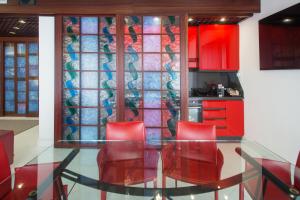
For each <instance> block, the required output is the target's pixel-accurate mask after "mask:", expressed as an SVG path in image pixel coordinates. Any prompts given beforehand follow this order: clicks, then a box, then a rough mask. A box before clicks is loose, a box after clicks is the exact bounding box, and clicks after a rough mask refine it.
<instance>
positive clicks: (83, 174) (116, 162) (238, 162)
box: [26, 139, 300, 200]
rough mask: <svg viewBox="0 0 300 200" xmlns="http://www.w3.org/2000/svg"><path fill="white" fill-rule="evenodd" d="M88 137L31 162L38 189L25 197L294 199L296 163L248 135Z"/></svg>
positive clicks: (296, 194) (299, 175)
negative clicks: (147, 139) (90, 140)
mask: <svg viewBox="0 0 300 200" xmlns="http://www.w3.org/2000/svg"><path fill="white" fill-rule="evenodd" d="M61 142H64V141H61ZM95 143H97V144H98V145H97V148H73V149H72V148H54V147H49V148H48V149H46V150H45V151H43V152H42V153H41V154H40V155H38V156H37V157H36V158H34V159H33V160H32V161H30V162H29V163H28V164H27V165H26V166H32V165H34V166H37V169H38V170H37V174H36V176H37V185H38V187H37V188H36V190H32V191H30V192H29V193H28V199H101V200H103V199H113V200H117V199H120V200H123V199H147V200H151V199H154V200H158V199H167V200H168V199H169V200H171V199H174V200H175V199H189V200H193V199H207V200H210V199H224V200H232V199H233V200H235V199H237V200H243V199H272V200H276V199H278V200H283V199H300V195H299V191H298V189H300V188H299V185H297V183H299V180H300V169H298V168H296V167H295V166H294V165H293V164H291V163H289V162H288V161H286V160H284V159H283V158H281V157H279V156H278V155H276V154H275V153H273V152H271V151H270V150H268V149H266V148H265V147H263V146H262V145H260V144H258V143H256V142H253V141H249V140H244V139H243V140H216V141H202V140H201V141H184V140H182V141H178V140H177V141H176V140H167V141H152V142H151V143H150V144H148V143H143V142H137V141H96V142H95ZM49 163H50V164H51V165H50V166H52V167H50V168H49ZM53 163H54V164H53ZM45 166H47V167H45ZM297 187H298V188H297Z"/></svg>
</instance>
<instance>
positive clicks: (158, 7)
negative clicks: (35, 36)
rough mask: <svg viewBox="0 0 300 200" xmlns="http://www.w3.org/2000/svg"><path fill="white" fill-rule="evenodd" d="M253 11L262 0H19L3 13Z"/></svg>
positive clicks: (1, 7) (12, 0)
mask: <svg viewBox="0 0 300 200" xmlns="http://www.w3.org/2000/svg"><path fill="white" fill-rule="evenodd" d="M78 12H80V14H133V13H135V14H136V13H138V14H150V13H164V14H168V13H170V14H172V13H188V14H189V15H190V14H217V13H235V14H249V13H257V12H260V0H234V1H233V0H214V1H212V0H151V1H149V0H109V1H108V0H102V1H99V0H77V1H73V0H72V1H71V0H37V4H36V5H34V6H20V5H19V4H18V1H17V0H10V1H9V0H8V4H7V5H0V13H17V14H21V13H22V14H41V15H47V14H51V15H52V14H74V13H78Z"/></svg>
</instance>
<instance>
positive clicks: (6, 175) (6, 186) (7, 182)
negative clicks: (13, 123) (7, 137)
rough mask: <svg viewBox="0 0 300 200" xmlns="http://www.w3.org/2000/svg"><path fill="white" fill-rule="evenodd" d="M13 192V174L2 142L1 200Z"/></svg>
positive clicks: (0, 147)
mask: <svg viewBox="0 0 300 200" xmlns="http://www.w3.org/2000/svg"><path fill="white" fill-rule="evenodd" d="M10 191H11V174H10V166H9V162H8V157H7V154H6V152H5V149H4V145H3V144H2V142H0V199H2V198H3V197H4V196H5V195H6V194H7V193H9V192H10Z"/></svg>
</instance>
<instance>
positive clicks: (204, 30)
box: [199, 24, 239, 70]
mask: <svg viewBox="0 0 300 200" xmlns="http://www.w3.org/2000/svg"><path fill="white" fill-rule="evenodd" d="M199 34H200V37H199V68H200V69H201V70H239V26H238V25H219V24H213V25H200V26H199Z"/></svg>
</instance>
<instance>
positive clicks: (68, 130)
mask: <svg viewBox="0 0 300 200" xmlns="http://www.w3.org/2000/svg"><path fill="white" fill-rule="evenodd" d="M63 139H64V140H79V127H77V126H67V127H64V134H63Z"/></svg>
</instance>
